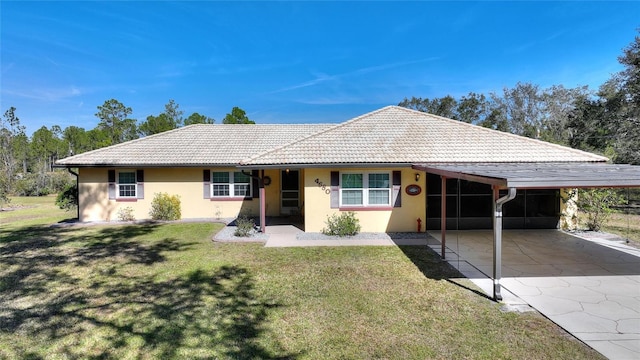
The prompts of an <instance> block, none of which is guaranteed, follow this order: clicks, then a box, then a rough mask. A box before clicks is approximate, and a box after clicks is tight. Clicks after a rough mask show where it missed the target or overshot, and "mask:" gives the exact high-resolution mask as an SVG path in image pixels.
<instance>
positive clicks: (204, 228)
mask: <svg viewBox="0 0 640 360" xmlns="http://www.w3.org/2000/svg"><path fill="white" fill-rule="evenodd" d="M53 201H54V198H39V199H37V200H33V199H27V200H25V199H14V200H13V204H14V205H15V204H18V203H21V202H22V203H23V204H25V205H27V206H26V207H22V208H17V209H16V210H13V211H8V212H2V213H0V217H1V218H0V220H1V222H2V225H1V228H0V264H1V265H0V266H1V267H0V358H7V359H14V358H27V359H40V358H42V359H172V358H186V359H204V358H215V359H495V358H499V359H601V358H602V357H601V356H600V355H599V354H598V353H596V352H595V351H593V350H591V349H590V348H589V347H587V346H585V345H584V344H582V343H580V342H579V341H577V340H575V339H573V338H572V337H570V336H568V335H567V334H566V333H565V332H563V331H562V330H561V329H559V328H558V327H557V326H555V325H554V324H553V323H551V322H550V321H548V320H547V319H546V318H544V317H542V316H540V315H537V314H535V313H526V314H518V313H505V312H502V311H501V310H500V305H499V304H495V303H493V302H491V301H489V300H488V299H487V298H485V297H484V296H481V295H479V294H477V293H476V292H474V291H473V290H470V289H468V288H466V286H470V285H469V284H470V283H469V282H467V281H466V280H464V279H460V278H459V275H458V273H457V272H456V271H455V270H452V269H451V268H449V267H448V266H447V265H446V263H444V262H441V261H440V260H439V258H438V257H437V255H435V254H434V253H432V252H431V251H429V250H426V249H424V248H419V247H401V248H398V247H336V248H326V247H325V248H264V247H262V245H260V244H239V243H233V244H222V243H214V242H212V241H211V237H212V235H213V234H214V233H215V232H216V231H218V230H219V229H220V225H216V224H211V223H172V224H147V225H113V226H106V225H95V226H71V227H69V226H67V227H50V226H49V225H50V224H52V223H55V222H57V221H60V220H63V219H65V218H67V217H70V214H69V213H65V212H63V211H60V210H57V209H56V208H55V206H54V205H53Z"/></svg>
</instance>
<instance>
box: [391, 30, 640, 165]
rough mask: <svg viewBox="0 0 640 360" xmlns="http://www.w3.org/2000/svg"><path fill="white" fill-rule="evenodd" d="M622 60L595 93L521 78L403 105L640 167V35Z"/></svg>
mask: <svg viewBox="0 0 640 360" xmlns="http://www.w3.org/2000/svg"><path fill="white" fill-rule="evenodd" d="M618 61H619V62H620V64H622V66H623V70H622V71H620V72H619V73H616V74H613V75H612V76H611V77H610V78H609V79H608V80H607V81H606V82H605V83H604V84H602V85H601V86H600V88H599V89H598V90H597V91H595V92H594V91H590V90H589V88H588V87H587V86H582V87H577V88H572V89H568V88H565V87H564V86H562V85H554V86H551V87H549V88H547V89H541V88H540V87H539V86H538V85H535V84H531V83H520V82H519V83H517V84H516V85H515V87H513V88H504V89H503V90H502V92H492V93H489V94H488V95H485V94H476V93H469V94H468V95H466V96H462V97H460V98H458V99H456V98H454V97H452V96H450V95H447V96H444V97H441V98H433V99H429V98H420V97H418V98H416V97H412V98H410V99H408V98H405V99H404V100H403V101H401V102H400V104H399V105H400V106H404V107H407V108H411V109H415V110H419V111H424V112H428V113H431V114H434V115H440V116H444V117H447V118H451V119H455V120H459V121H464V122H467V123H473V124H476V125H480V126H484V127H488V128H492V129H496V130H500V131H505V132H509V133H513V134H517V135H522V136H527V137H531V138H536V139H540V140H544V141H549V142H553V143H557V144H561V145H566V146H570V147H573V148H576V149H581V150H586V151H590V152H596V153H600V154H604V155H606V156H608V157H609V158H611V159H612V161H613V162H616V163H628V164H635V165H640V36H636V37H635V40H634V41H633V42H632V43H631V44H630V45H628V46H627V47H626V48H625V49H623V53H622V55H620V56H619V57H618Z"/></svg>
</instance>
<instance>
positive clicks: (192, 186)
mask: <svg viewBox="0 0 640 360" xmlns="http://www.w3.org/2000/svg"><path fill="white" fill-rule="evenodd" d="M108 170H109V169H107V168H81V169H79V180H78V181H79V194H80V221H85V222H86V221H116V220H119V218H118V214H119V211H120V210H121V209H123V208H131V209H132V210H133V216H134V217H135V219H136V220H143V219H148V218H150V216H149V211H150V210H151V202H152V200H153V197H154V194H155V193H159V192H165V193H168V194H170V195H178V196H180V202H181V210H182V218H183V219H228V218H235V217H237V216H238V214H240V213H246V214H248V215H253V216H257V215H258V214H259V206H260V202H259V201H258V199H257V198H256V199H251V200H225V201H220V200H210V199H205V198H204V196H203V178H202V171H203V169H202V168H147V169H143V170H144V199H136V200H124V201H123V200H110V199H109V193H108V182H107V180H108ZM215 170H217V171H236V169H235V168H221V169H215ZM265 175H269V176H270V177H271V178H272V179H273V180H274V181H273V182H272V184H271V185H270V186H268V187H266V188H265V191H266V199H267V203H268V204H270V205H275V206H267V215H269V216H272V215H277V214H278V212H279V207H278V206H277V204H278V203H279V183H278V181H277V179H279V175H278V172H277V171H272V172H269V171H266V172H265ZM254 191H258V189H254Z"/></svg>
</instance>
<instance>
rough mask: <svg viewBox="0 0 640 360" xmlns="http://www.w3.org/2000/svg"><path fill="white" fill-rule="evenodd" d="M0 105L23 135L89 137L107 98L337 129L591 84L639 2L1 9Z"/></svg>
mask: <svg viewBox="0 0 640 360" xmlns="http://www.w3.org/2000/svg"><path fill="white" fill-rule="evenodd" d="M0 16H1V19H0V20H1V23H0V24H1V25H0V27H1V28H0V36H1V38H0V39H1V43H0V46H1V49H0V50H1V55H0V56H1V58H0V62H1V63H0V69H1V73H0V75H1V78H0V81H1V82H0V88H1V101H0V109H1V110H2V112H3V113H4V111H5V110H6V109H8V108H9V107H10V106H14V107H16V108H17V112H16V113H17V115H18V117H19V118H20V120H21V123H22V124H23V125H26V126H27V134H29V135H30V134H31V133H32V132H33V131H35V130H37V129H38V128H40V127H41V126H43V125H44V126H47V127H50V126H52V125H56V124H57V125H60V126H61V127H62V128H65V127H67V126H70V125H76V126H81V127H84V128H85V129H87V130H89V129H92V128H94V127H95V126H96V125H97V123H98V119H97V118H96V117H95V115H94V114H95V113H96V112H97V109H96V107H97V106H99V105H102V104H103V103H104V101H105V100H108V99H111V98H114V99H117V100H119V101H120V102H122V103H124V104H125V105H126V106H129V107H131V108H132V109H133V114H132V117H133V118H136V119H138V121H139V122H142V121H143V120H144V119H146V117H147V116H148V115H157V114H159V113H161V112H162V111H163V110H164V104H166V103H167V102H168V101H169V99H174V100H175V101H176V103H177V104H179V105H180V109H181V110H183V111H184V113H185V116H187V115H189V114H191V113H193V112H198V113H200V114H203V115H207V116H210V117H213V118H215V119H216V121H217V122H220V121H221V120H222V118H223V117H224V116H225V114H227V113H228V112H230V110H231V108H232V107H234V106H239V107H241V108H242V109H244V110H245V111H246V112H247V114H248V115H249V117H250V118H251V119H252V120H254V121H256V122H258V123H303V122H339V121H344V120H347V119H350V118H352V117H355V116H358V115H360V114H363V113H366V112H368V111H372V110H375V109H377V108H380V107H383V106H386V105H394V104H397V103H398V102H400V101H402V99H403V98H405V97H412V96H416V97H429V98H434V97H442V96H445V95H448V94H449V95H453V96H455V97H459V96H462V95H465V94H468V93H469V92H476V93H485V94H488V93H489V92H499V91H501V90H502V89H503V88H504V87H513V86H514V85H515V84H516V83H517V82H518V81H521V82H531V83H534V84H537V85H540V86H541V87H542V88H546V87H549V86H551V85H564V86H565V87H575V86H578V85H588V86H589V87H590V88H591V89H597V88H598V86H599V85H601V84H602V83H603V82H604V81H605V80H607V79H608V78H609V77H610V76H611V74H613V73H615V72H617V71H619V70H621V66H620V65H619V64H618V62H617V57H618V56H619V55H621V54H622V49H623V48H624V47H626V46H627V45H629V44H630V43H631V42H632V41H633V39H634V36H636V35H637V34H638V32H637V29H638V28H640V2H632V1H626V2H616V1H605V2H598V1H585V2H580V1H571V2H556V1H540V2H522V1H518V2H508V1H484V2H459V1H455V2H426V1H413V2H365V1H357V2H341V1H334V2H307V1H298V2H271V1H262V2H244V1H243V2H217V1H187V2H156V1H145V2H129V1H117V2H115V1H113V2H93V1H72V2H59V1H45V2H33V1H19V2H18V1H6V0H3V1H1V2H0Z"/></svg>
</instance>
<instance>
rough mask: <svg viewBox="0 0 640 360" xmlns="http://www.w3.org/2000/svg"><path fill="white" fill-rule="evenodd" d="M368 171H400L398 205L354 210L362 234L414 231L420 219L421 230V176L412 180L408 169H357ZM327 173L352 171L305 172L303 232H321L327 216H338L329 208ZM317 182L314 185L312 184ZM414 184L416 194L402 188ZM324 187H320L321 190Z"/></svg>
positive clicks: (423, 188)
mask: <svg viewBox="0 0 640 360" xmlns="http://www.w3.org/2000/svg"><path fill="white" fill-rule="evenodd" d="M357 170H358V171H360V170H362V171H365V172H371V171H389V172H391V171H394V170H399V171H401V174H402V176H401V189H400V192H401V196H402V206H401V207H395V208H392V209H390V210H387V209H384V210H366V209H363V210H358V211H354V212H355V214H356V217H357V218H358V219H359V221H360V225H361V227H362V229H361V231H362V232H417V231H418V228H417V220H418V218H420V219H421V220H422V231H424V225H425V199H426V198H425V194H426V189H425V186H426V184H425V181H426V177H425V176H424V174H422V175H423V176H422V177H421V178H420V180H418V181H416V179H415V174H416V171H415V170H413V169H410V168H387V169H381V168H370V169H364V168H363V169H357ZM331 171H351V172H352V171H354V169H353V168H342V169H305V177H304V196H305V231H307V232H321V231H322V229H323V228H324V227H326V220H327V217H328V216H330V215H332V214H336V213H337V214H339V213H340V212H341V210H340V209H332V208H331V194H330V191H331V189H330V188H331V186H330V185H331ZM316 179H317V182H316ZM412 184H417V185H420V187H421V188H422V192H421V193H420V194H418V195H414V196H410V195H408V194H407V193H406V191H405V189H406V187H407V186H408V185H412ZM323 185H324V188H323Z"/></svg>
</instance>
